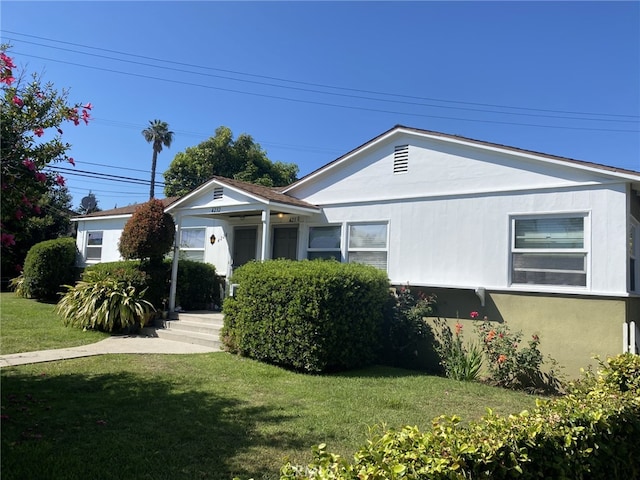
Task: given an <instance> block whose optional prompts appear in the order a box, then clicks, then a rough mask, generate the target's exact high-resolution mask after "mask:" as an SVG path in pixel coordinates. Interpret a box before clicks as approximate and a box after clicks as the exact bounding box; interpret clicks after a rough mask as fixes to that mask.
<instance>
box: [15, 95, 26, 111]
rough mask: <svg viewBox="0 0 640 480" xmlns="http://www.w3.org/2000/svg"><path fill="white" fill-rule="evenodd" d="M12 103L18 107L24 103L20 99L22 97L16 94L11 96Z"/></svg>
mask: <svg viewBox="0 0 640 480" xmlns="http://www.w3.org/2000/svg"><path fill="white" fill-rule="evenodd" d="M13 103H14V104H15V105H17V106H18V107H20V108H22V106H23V105H24V102H23V101H22V99H21V98H20V97H19V96H17V95H16V96H14V97H13Z"/></svg>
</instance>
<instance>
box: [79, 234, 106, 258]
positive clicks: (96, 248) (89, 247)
mask: <svg viewBox="0 0 640 480" xmlns="http://www.w3.org/2000/svg"><path fill="white" fill-rule="evenodd" d="M96 233H99V234H100V243H99V244H97V243H96V244H90V243H89V242H90V241H91V235H92V234H96ZM103 245H104V230H87V236H86V242H85V246H84V256H85V258H86V260H87V262H100V261H101V260H102V247H103ZM90 251H95V252H97V253H98V255H97V256H89V252H90Z"/></svg>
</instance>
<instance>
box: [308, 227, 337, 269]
mask: <svg viewBox="0 0 640 480" xmlns="http://www.w3.org/2000/svg"><path fill="white" fill-rule="evenodd" d="M341 237H342V227H341V226H340V225H331V226H326V227H324V226H323V227H310V228H309V243H308V245H307V258H308V259H309V260H315V259H317V258H320V259H323V260H329V259H335V260H338V261H339V262H340V261H341V257H342V255H341V251H340V241H341Z"/></svg>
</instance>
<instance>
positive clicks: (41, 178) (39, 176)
mask: <svg viewBox="0 0 640 480" xmlns="http://www.w3.org/2000/svg"><path fill="white" fill-rule="evenodd" d="M36 180H37V181H39V182H42V183H44V182H46V181H47V176H46V175H45V174H44V173H42V172H37V173H36Z"/></svg>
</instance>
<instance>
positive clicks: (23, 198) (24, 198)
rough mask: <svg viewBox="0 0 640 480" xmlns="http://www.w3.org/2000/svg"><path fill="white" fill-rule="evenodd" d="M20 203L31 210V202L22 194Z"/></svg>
mask: <svg viewBox="0 0 640 480" xmlns="http://www.w3.org/2000/svg"><path fill="white" fill-rule="evenodd" d="M22 203H23V204H25V205H26V206H27V207H29V208H31V206H32V205H31V201H30V200H29V199H28V198H27V197H26V195H24V194H22Z"/></svg>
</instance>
